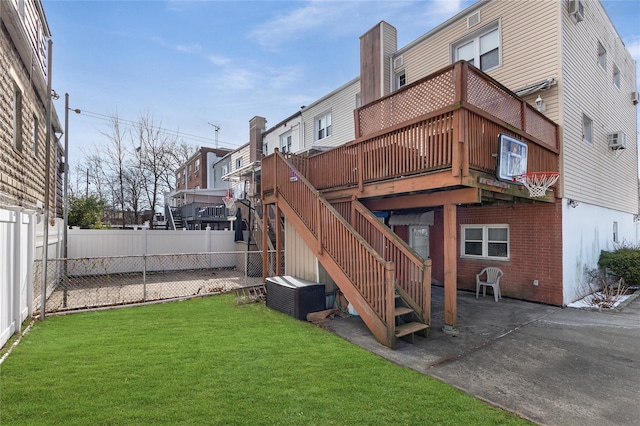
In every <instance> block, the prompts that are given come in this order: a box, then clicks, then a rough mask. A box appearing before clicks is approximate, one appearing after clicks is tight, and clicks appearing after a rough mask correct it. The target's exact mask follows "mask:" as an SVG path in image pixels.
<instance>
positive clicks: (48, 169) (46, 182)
mask: <svg viewBox="0 0 640 426" xmlns="http://www.w3.org/2000/svg"><path fill="white" fill-rule="evenodd" d="M52 47H53V41H52V40H51V39H49V40H48V42H47V56H48V58H47V93H46V94H45V96H47V135H46V146H47V149H46V152H47V153H46V156H45V173H44V220H43V223H42V225H43V229H44V234H43V236H42V239H43V243H42V244H43V246H42V294H41V295H40V320H41V321H44V318H45V314H44V311H45V303H46V300H47V261H48V256H49V179H50V174H51V110H52V100H51V65H52V62H53V61H52V57H51V50H52Z"/></svg>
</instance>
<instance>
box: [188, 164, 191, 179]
mask: <svg viewBox="0 0 640 426" xmlns="http://www.w3.org/2000/svg"><path fill="white" fill-rule="evenodd" d="M188 170H189V172H188V175H189V177H191V164H189V166H188Z"/></svg>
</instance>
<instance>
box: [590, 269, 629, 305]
mask: <svg viewBox="0 0 640 426" xmlns="http://www.w3.org/2000/svg"><path fill="white" fill-rule="evenodd" d="M585 272H586V276H587V283H586V286H585V288H586V290H587V291H586V292H585V293H586V294H585V297H587V299H586V300H587V301H588V303H589V304H590V305H591V306H595V307H598V308H600V309H611V308H613V307H614V306H615V305H616V303H617V302H618V301H619V300H620V298H621V297H622V296H624V295H626V294H627V292H628V291H629V287H628V286H627V285H625V283H624V279H623V278H618V277H614V276H611V275H607V274H606V273H605V272H603V271H602V270H600V269H588V270H586V271H585Z"/></svg>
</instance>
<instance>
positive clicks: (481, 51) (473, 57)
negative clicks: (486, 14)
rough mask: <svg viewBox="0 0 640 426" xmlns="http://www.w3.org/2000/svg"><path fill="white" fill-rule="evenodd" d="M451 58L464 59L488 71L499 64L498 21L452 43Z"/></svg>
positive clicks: (455, 59)
mask: <svg viewBox="0 0 640 426" xmlns="http://www.w3.org/2000/svg"><path fill="white" fill-rule="evenodd" d="M453 58H454V62H455V61H460V60H465V61H467V62H469V63H471V64H472V65H474V66H476V67H478V68H480V69H481V70H482V71H489V70H491V69H493V68H496V67H497V66H499V65H500V29H499V27H498V23H497V22H496V23H495V24H492V25H491V27H490V28H488V29H487V28H483V29H481V30H479V31H476V32H474V33H473V34H471V35H470V36H468V37H465V38H463V39H462V40H460V41H458V42H457V43H454V45H453Z"/></svg>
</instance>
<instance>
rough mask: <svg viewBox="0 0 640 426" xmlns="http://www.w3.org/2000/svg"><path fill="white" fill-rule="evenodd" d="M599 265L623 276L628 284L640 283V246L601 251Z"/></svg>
mask: <svg viewBox="0 0 640 426" xmlns="http://www.w3.org/2000/svg"><path fill="white" fill-rule="evenodd" d="M598 266H599V267H600V268H603V269H605V268H606V269H609V271H610V272H611V273H613V274H614V275H617V276H618V277H620V278H623V279H624V281H625V284H626V285H640V247H621V248H619V249H616V250H614V251H604V250H603V251H601V252H600V259H599V260H598Z"/></svg>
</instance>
